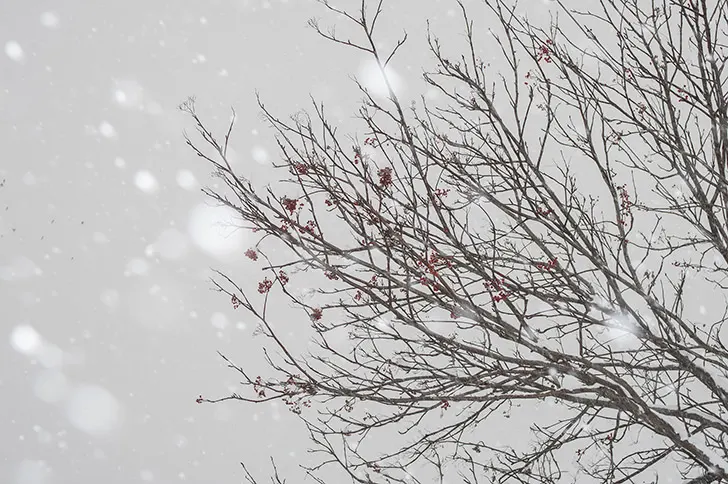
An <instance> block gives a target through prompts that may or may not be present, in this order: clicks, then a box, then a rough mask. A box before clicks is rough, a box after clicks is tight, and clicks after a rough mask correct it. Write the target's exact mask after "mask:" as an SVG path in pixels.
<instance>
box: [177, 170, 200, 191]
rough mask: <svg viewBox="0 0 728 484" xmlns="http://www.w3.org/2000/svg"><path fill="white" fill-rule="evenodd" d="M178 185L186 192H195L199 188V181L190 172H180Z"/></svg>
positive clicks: (178, 173)
mask: <svg viewBox="0 0 728 484" xmlns="http://www.w3.org/2000/svg"><path fill="white" fill-rule="evenodd" d="M177 185H179V186H180V188H184V189H185V190H194V189H195V188H197V180H196V179H195V175H194V174H192V172H191V171H190V170H179V171H178V172H177Z"/></svg>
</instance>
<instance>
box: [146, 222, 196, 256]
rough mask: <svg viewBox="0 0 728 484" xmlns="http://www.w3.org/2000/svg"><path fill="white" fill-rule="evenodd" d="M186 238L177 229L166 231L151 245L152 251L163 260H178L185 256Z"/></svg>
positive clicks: (186, 248)
mask: <svg viewBox="0 0 728 484" xmlns="http://www.w3.org/2000/svg"><path fill="white" fill-rule="evenodd" d="M188 246H189V244H188V242H187V236H186V235H185V234H183V233H182V232H180V231H179V230H177V229H167V230H165V231H164V232H162V233H161V234H159V237H157V240H156V242H154V244H152V251H153V252H155V253H159V255H161V256H162V257H163V258H165V259H170V260H174V259H179V258H181V257H183V256H185V255H186V254H187V250H188Z"/></svg>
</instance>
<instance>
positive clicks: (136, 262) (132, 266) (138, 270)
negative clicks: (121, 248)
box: [124, 257, 149, 276]
mask: <svg viewBox="0 0 728 484" xmlns="http://www.w3.org/2000/svg"><path fill="white" fill-rule="evenodd" d="M148 272H149V263H148V262H147V261H145V260H144V259H142V258H140V257H134V258H133V259H131V260H129V262H127V263H126V269H125V270H124V275H125V276H130V275H135V276H143V275H146V274H147V273H148Z"/></svg>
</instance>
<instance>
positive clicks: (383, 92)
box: [359, 59, 404, 97]
mask: <svg viewBox="0 0 728 484" xmlns="http://www.w3.org/2000/svg"><path fill="white" fill-rule="evenodd" d="M359 78H360V82H361V83H362V85H363V86H364V87H365V88H366V89H367V90H368V91H369V92H370V93H371V94H373V95H374V96H379V97H389V89H388V87H387V81H389V85H390V86H391V87H392V90H393V91H394V93H395V94H401V91H402V90H403V88H404V83H403V82H402V78H401V77H400V76H399V75H398V74H397V73H396V72H394V69H392V68H391V67H390V66H387V67H386V68H385V69H384V74H382V69H381V68H380V67H379V64H378V63H377V61H376V60H372V59H370V60H367V61H365V62H363V63H362V64H361V66H360V68H359Z"/></svg>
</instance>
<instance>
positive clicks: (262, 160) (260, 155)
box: [250, 146, 268, 165]
mask: <svg viewBox="0 0 728 484" xmlns="http://www.w3.org/2000/svg"><path fill="white" fill-rule="evenodd" d="M250 154H251V156H252V157H253V159H254V160H255V162H256V163H258V164H260V165H264V164H266V163H268V152H267V151H266V150H265V148H263V147H262V146H255V147H254V148H253V149H252V151H251V152H250Z"/></svg>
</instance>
